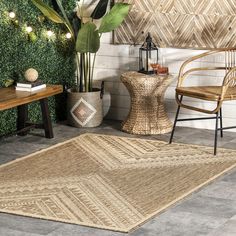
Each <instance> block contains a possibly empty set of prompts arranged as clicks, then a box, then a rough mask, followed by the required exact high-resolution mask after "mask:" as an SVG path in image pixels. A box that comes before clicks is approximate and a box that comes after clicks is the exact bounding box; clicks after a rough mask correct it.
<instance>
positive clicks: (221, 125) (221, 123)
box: [220, 108, 223, 138]
mask: <svg viewBox="0 0 236 236" xmlns="http://www.w3.org/2000/svg"><path fill="white" fill-rule="evenodd" d="M220 128H221V130H220V137H221V138H223V129H222V128H223V117H222V108H220Z"/></svg>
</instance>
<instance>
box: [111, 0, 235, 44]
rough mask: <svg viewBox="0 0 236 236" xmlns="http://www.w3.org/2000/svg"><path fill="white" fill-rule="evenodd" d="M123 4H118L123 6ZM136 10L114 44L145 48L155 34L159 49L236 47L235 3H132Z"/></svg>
mask: <svg viewBox="0 0 236 236" xmlns="http://www.w3.org/2000/svg"><path fill="white" fill-rule="evenodd" d="M119 1H121V0H115V2H119ZM128 2H129V3H130V4H132V9H131V11H130V12H129V16H128V17H127V18H126V19H125V21H124V23H123V24H122V25H121V27H119V28H118V29H116V30H115V32H114V43H116V44H118V43H120V44H130V45H133V44H135V45H137V44H141V43H142V42H143V40H144V37H145V35H146V34H147V32H151V34H152V35H153V38H154V41H155V43H156V44H157V45H158V47H160V48H162V47H167V48H170V47H173V48H191V49H192V48H195V49H210V48H228V47H236V40H232V39H234V38H235V35H236V14H235V12H236V4H235V1H234V0H230V1H229V0H221V1H219V0H211V1H207V0H205V1H193V0H178V1H177V0H168V1H163V0H148V1H147V0H129V1H128Z"/></svg>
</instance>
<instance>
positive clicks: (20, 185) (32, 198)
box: [0, 134, 236, 235]
mask: <svg viewBox="0 0 236 236" xmlns="http://www.w3.org/2000/svg"><path fill="white" fill-rule="evenodd" d="M65 160H66V163H65ZM29 166H30V168H29ZM235 166H236V151H235V150H229V149H221V152H220V155H219V157H218V158H212V154H211V149H210V148H209V147H201V146H192V145H187V144H179V143H174V144H173V145H168V144H167V143H166V142H163V141H158V140H145V139H137V138H126V137H118V136H110V135H99V134H84V135H81V136H79V137H76V138H74V139H71V140H68V141H66V142H64V143H60V144H57V145H55V146H52V147H50V148H47V149H44V150H41V151H38V152H36V153H34V154H31V155H29V156H27V157H24V158H20V159H19V160H16V161H12V162H10V163H7V164H5V165H1V166H0V179H4V181H1V182H0V196H1V201H0V212H5V213H12V214H15V215H22V216H30V217H35V218H40V219H46V220H54V221H59V222H67V223H74V224H80V225H84V226H90V227H96V228H100V229H108V230H115V231H121V232H129V231H131V230H134V229H137V227H139V226H140V225H141V224H144V223H145V222H147V220H151V219H152V218H153V217H154V216H155V215H157V214H158V213H161V212H162V211H163V210H165V209H166V208H168V207H170V206H171V205H173V204H174V203H176V202H178V201H179V200H181V199H183V198H184V197H186V196H188V195H190V194H191V193H193V192H194V191H196V190H198V189H200V188H201V187H202V186H204V185H207V184H208V183H210V182H211V181H213V180H214V179H216V178H217V177H219V176H220V175H223V174H224V173H226V172H227V171H228V172H229V171H230V170H231V169H233V168H234V167H235ZM13 170H14V174H12V171H13ZM104 234H106V233H104ZM65 235H66V234H65ZM82 235H83V234H82ZM143 235H145V234H143Z"/></svg>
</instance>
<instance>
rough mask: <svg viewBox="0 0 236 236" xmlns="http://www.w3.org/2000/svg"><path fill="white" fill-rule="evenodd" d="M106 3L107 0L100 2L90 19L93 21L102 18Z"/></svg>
mask: <svg viewBox="0 0 236 236" xmlns="http://www.w3.org/2000/svg"><path fill="white" fill-rule="evenodd" d="M108 2H109V0H100V1H99V2H98V4H97V6H96V7H95V9H94V10H93V12H92V14H91V18H92V19H95V20H97V19H100V18H102V17H103V16H104V15H105V14H106V11H107V5H108Z"/></svg>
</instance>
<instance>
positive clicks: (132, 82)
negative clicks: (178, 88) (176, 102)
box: [121, 71, 172, 135]
mask: <svg viewBox="0 0 236 236" xmlns="http://www.w3.org/2000/svg"><path fill="white" fill-rule="evenodd" d="M121 81H122V82H123V83H124V85H125V86H126V88H127V89H128V91H129V94H130V97H131V104H130V111H129V115H128V117H127V118H126V120H125V121H124V122H123V123H122V131H125V132H127V133H131V134H146V135H148V134H164V133H168V132H170V131H171V130H172V123H171V121H170V120H169V118H168V116H167V114H166V111H165V108H164V103H163V99H164V94H165V91H166V89H167V87H168V86H169V85H170V83H171V82H172V78H171V76H169V75H166V76H158V75H145V74H141V73H138V72H134V71H130V72H126V73H124V74H122V76H121Z"/></svg>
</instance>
